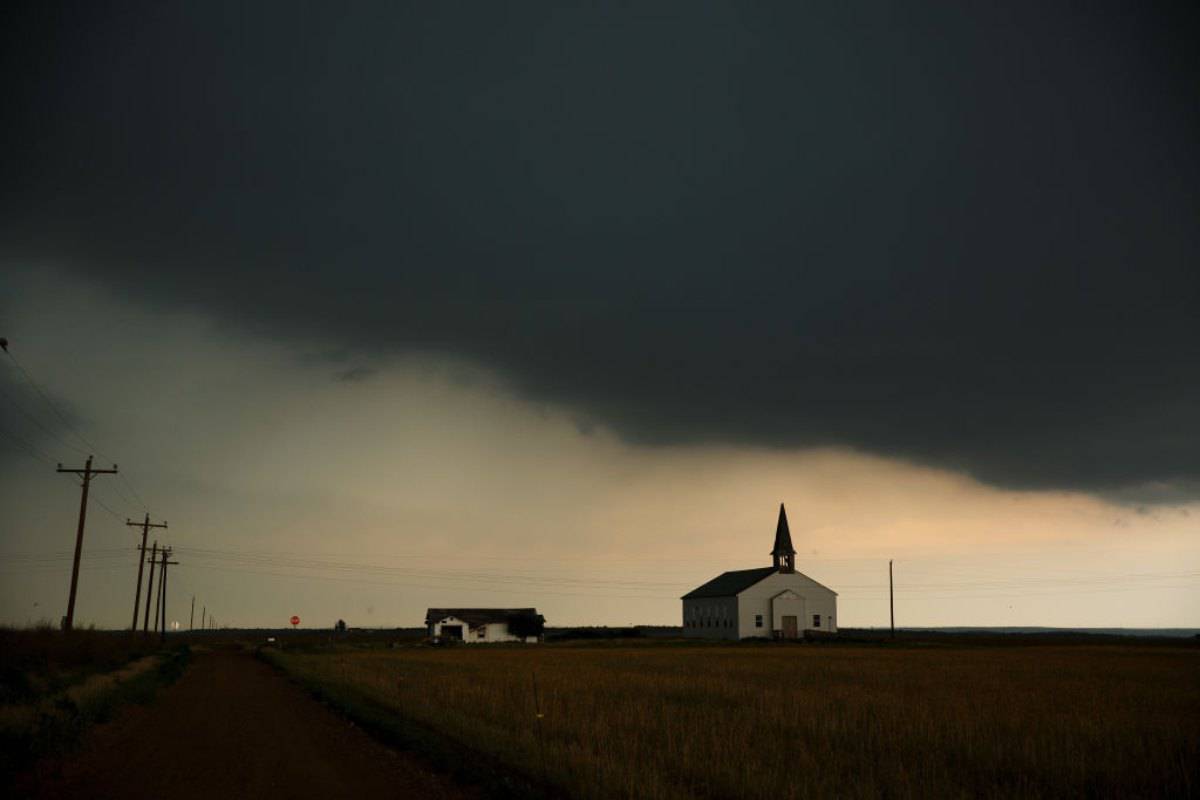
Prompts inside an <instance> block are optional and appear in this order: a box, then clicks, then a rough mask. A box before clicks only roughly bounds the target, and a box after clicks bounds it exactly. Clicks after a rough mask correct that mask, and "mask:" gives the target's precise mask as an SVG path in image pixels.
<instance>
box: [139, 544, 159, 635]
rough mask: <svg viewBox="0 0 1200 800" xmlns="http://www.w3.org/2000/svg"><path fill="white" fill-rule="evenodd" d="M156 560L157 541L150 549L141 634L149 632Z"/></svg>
mask: <svg viewBox="0 0 1200 800" xmlns="http://www.w3.org/2000/svg"><path fill="white" fill-rule="evenodd" d="M157 558H158V541H157V540H155V542H154V547H151V548H150V581H149V582H148V583H147V584H146V611H145V613H144V615H143V616H142V633H149V632H150V595H151V594H153V593H154V561H155V559H157Z"/></svg>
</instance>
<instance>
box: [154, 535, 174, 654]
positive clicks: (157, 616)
mask: <svg viewBox="0 0 1200 800" xmlns="http://www.w3.org/2000/svg"><path fill="white" fill-rule="evenodd" d="M170 557H171V554H170V553H169V552H168V551H167V546H166V545H163V547H162V549H161V550H159V551H158V565H159V570H158V594H156V595H154V632H155V633H158V632H159V630H161V628H162V607H163V585H164V583H165V581H164V580H163V578H165V577H167V559H168V558H170Z"/></svg>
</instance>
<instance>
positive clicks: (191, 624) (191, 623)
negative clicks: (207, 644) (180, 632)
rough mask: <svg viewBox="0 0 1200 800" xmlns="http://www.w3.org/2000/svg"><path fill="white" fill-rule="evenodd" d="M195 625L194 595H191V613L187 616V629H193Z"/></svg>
mask: <svg viewBox="0 0 1200 800" xmlns="http://www.w3.org/2000/svg"><path fill="white" fill-rule="evenodd" d="M195 627H196V595H192V613H191V615H190V616H189V617H188V630H189V631H190V630H193V629H194V628H195Z"/></svg>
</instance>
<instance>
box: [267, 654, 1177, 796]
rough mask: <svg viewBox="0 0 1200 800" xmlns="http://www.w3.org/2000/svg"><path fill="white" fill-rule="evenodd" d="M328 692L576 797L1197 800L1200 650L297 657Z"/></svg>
mask: <svg viewBox="0 0 1200 800" xmlns="http://www.w3.org/2000/svg"><path fill="white" fill-rule="evenodd" d="M273 658H274V660H275V661H276V663H278V664H279V665H280V666H281V667H282V668H283V669H285V670H287V671H288V672H290V673H292V674H293V675H294V676H296V677H297V678H299V679H300V680H302V681H305V682H307V683H309V684H310V685H320V686H324V687H327V688H332V689H335V690H336V691H338V692H340V693H341V695H342V696H343V697H352V698H356V700H355V702H357V703H360V704H371V705H374V706H375V707H376V709H378V708H379V707H383V708H386V709H387V710H388V711H389V712H391V713H394V714H395V715H398V716H401V717H403V718H406V719H408V720H412V721H415V722H418V723H421V724H422V725H425V726H428V727H429V728H432V729H434V730H436V731H437V732H438V733H440V734H442V735H445V736H447V737H450V738H451V739H453V740H455V741H457V742H460V743H462V744H464V745H466V746H468V747H469V748H471V749H472V750H473V751H475V752H478V753H481V754H485V755H486V756H487V757H489V758H491V759H493V760H495V761H498V762H500V763H503V764H505V765H507V766H509V767H511V768H513V769H514V770H517V771H520V772H522V773H524V774H526V775H529V776H532V777H534V778H536V779H538V780H544V782H545V783H547V784H549V785H553V786H556V787H558V788H560V789H562V790H564V791H565V792H566V793H567V794H569V795H570V796H572V797H589V798H600V797H605V798H607V797H628V798H690V797H714V798H767V797H770V798H785V797H809V796H821V797H832V796H836V797H876V796H889V797H999V796H1003V797H1014V796H1020V797H1060V796H1064V795H1072V796H1088V797H1187V796H1195V795H1197V794H1198V793H1200V650H1197V649H1196V648H1194V647H1178V648H1175V647H1147V646H1138V645H1095V646H1089V645H1063V646H1015V647H987V648H979V647H974V648H972V647H962V648H956V647H918V646H909V647H898V648H888V647H871V646H769V645H759V646H744V645H743V646H688V645H669V644H652V643H646V644H643V645H637V646H634V645H622V646H616V647H613V646H609V647H586V646H575V647H571V646H533V647H518V648H504V647H502V648H489V647H486V646H485V647H458V648H452V649H436V648H401V649H397V650H375V651H357V652H356V651H352V650H332V651H327V652H307V653H305V652H287V653H279V654H275V655H274V657H273Z"/></svg>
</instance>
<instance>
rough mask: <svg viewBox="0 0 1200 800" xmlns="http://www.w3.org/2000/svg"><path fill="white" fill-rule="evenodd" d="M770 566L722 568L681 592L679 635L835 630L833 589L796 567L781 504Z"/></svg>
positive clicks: (780, 635)
mask: <svg viewBox="0 0 1200 800" xmlns="http://www.w3.org/2000/svg"><path fill="white" fill-rule="evenodd" d="M771 557H772V561H773V563H772V566H769V567H759V568H757V569H740V570H734V571H733V572H723V573H721V574H720V575H718V576H717V577H715V578H713V579H712V580H711V581H709V582H708V583H705V584H703V585H702V586H698V587H696V588H695V589H693V590H692V591H690V592H688V593H687V594H685V595H684V596H683V597H682V598H681V599H682V600H683V635H684V636H690V637H696V638H703V639H734V640H736V639H748V638H756V637H766V638H773V639H796V638H800V637H802V636H804V632H805V631H810V630H811V631H823V632H827V633H836V632H837V592H835V591H833V590H832V589H830V588H828V587H826V586H822V585H821V584H819V583H817V582H816V581H814V580H813V579H812V578H810V577H808V576H807V575H805V574H803V573H801V572H797V571H796V550H795V548H794V547H792V534H791V531H789V530H788V521H787V512H786V511H785V510H784V508H783V504H782V503H780V505H779V522H778V524H777V525H776V526H775V547H774V548H772V550H771Z"/></svg>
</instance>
